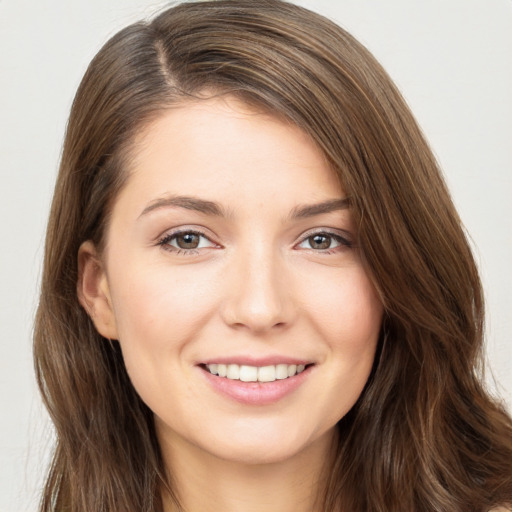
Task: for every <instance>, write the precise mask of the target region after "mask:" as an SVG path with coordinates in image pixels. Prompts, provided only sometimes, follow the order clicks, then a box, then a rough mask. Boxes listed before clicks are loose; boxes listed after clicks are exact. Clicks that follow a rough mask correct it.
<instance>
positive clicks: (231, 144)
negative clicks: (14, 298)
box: [78, 97, 382, 512]
mask: <svg viewBox="0 0 512 512" xmlns="http://www.w3.org/2000/svg"><path fill="white" fill-rule="evenodd" d="M133 149H134V158H133V159H132V161H131V167H130V169H129V170H128V171H129V173H130V176H129V178H128V181H127V184H126V185H125V187H124V188H123V189H122V191H121V192H120V194H119V196H118V198H117V200H116V201H115V204H114V206H113V211H112V216H111V220H110V224H109V226H108V230H107V235H106V236H107V238H106V240H107V243H106V248H105V250H104V252H103V254H101V255H100V254H98V253H97V251H96V250H95V247H94V246H93V245H92V243H91V242H86V243H84V244H83V245H82V247H81V248H80V252H79V264H80V269H81V271H80V276H81V277H80V282H79V286H78V290H79V297H80V300H81V302H82V304H83V305H84V306H85V307H86V309H87V310H88V312H89V314H90V315H91V317H92V319H93V321H94V323H95V325H96V328H97V329H98V331H99V332H100V333H101V334H102V335H103V336H105V337H107V338H110V339H118V340H119V343H120V344H121V348H122V351H123V356H124V360H125V364H126V367H127V370H128V373H129V375H130V378H131V379H132V382H133V384H134V386H135V388H136V390H137V391H138V393H139V394H140V396H141V398H142V399H143V400H144V401H145V402H146V403H147V404H148V406H149V407H150V408H151V410H152V411H153V412H154V414H155V424H156V429H157V434H158V439H159V442H160V445H161V449H162V453H163V457H164V461H165V463H166V465H167V466H168V468H169V471H170V474H172V475H173V477H174V479H175V481H174V487H175V488H176V490H177V492H178V495H179V497H180V500H181V502H182V504H183V505H184V507H185V509H186V510H187V511H191V512H194V511H200V510H210V511H217V510H219V511H220V510H222V511H223V512H230V511H239V510H244V511H249V512H251V511H254V512H256V511H260V510H265V512H268V511H269V510H280V511H284V512H286V511H292V510H293V511H294V512H300V511H311V510H312V509H313V507H314V506H315V505H314V499H315V495H316V492H317V491H318V490H319V489H320V484H319V479H320V478H321V474H322V471H323V470H325V469H326V468H328V466H329V461H330V457H329V454H330V453H331V450H330V449H331V446H332V443H333V441H334V439H335V435H336V434H335V432H336V430H335V425H336V423H337V422H338V421H339V419H340V418H342V417H343V416H344V415H345V414H346V413H347V412H348V411H349V410H350V408H351V407H352V406H353V404H354V403H355V402H356V400H357V398H358V397H359V395H360V393H361V391H362V389H363V387H364V385H365V383H366V381H367V379H368V375H369V373H370V370H371V367H372V363H373V360H374V355H375V350H376V345H377V339H378V335H379V330H380V325H381V320H382V305H381V303H380V301H379V299H378V297H377V294H376V293H375V290H374V288H373V286H372V284H371V281H370V279H369V277H368V275H367V273H366V271H365V269H364V266H363V265H362V262H361V258H360V254H359V251H358V249H357V246H356V245H355V242H356V232H355V226H354V223H353V220H352V216H351V212H350V208H347V207H341V208H337V209H334V210H332V211H328V212H323V213H319V212H317V213H316V214H313V213H314V212H311V211H310V212H309V213H310V215H308V216H301V217H293V216H292V214H293V212H296V211H297V209H298V208H300V207H303V206H308V205H314V204H319V203H323V202H326V201H330V200H340V199H343V198H344V197H345V195H344V192H343V190H342V189H341V187H340V185H339V182H338V180H337V177H336V175H335V173H334V172H333V171H332V170H331V169H330V168H329V166H328V164H327V162H326V161H325V159H324V157H323V155H322V153H321V151H320V150H319V149H318V148H317V146H316V145H315V144H314V143H313V142H312V141H311V140H310V138H308V136H307V135H306V134H304V133H303V132H302V131H301V130H299V129H298V128H297V127H295V126H293V125H290V124H289V123H286V122H283V121H281V120H278V119H276V118H273V117H271V116H269V115H266V114H264V113H261V112H257V111H255V110H253V109H251V108H249V107H248V106H246V105H244V104H242V103H240V102H239V101H237V100H235V99H234V98H230V97H223V98H214V99H208V100H202V101H198V102H195V103H186V104H183V105H181V106H178V107H177V108H174V109H172V110H170V111H166V112H164V113H163V114H162V116H161V117H160V118H159V119H157V120H156V121H154V122H153V123H152V124H150V125H149V126H147V127H146V128H145V129H144V130H143V131H142V132H141V133H140V134H139V137H138V138H137V140H136V141H135V146H134V148H133ZM176 196H187V197H191V196H193V197H194V198H200V199H201V200H205V201H210V202H215V203H216V204H217V205H218V206H219V209H220V210H221V211H222V215H217V214H213V212H211V211H209V210H208V211H197V210H195V209H191V203H190V202H189V203H187V205H186V206H187V207H183V206H184V203H183V201H182V202H181V203H180V204H181V206H180V205H176V204H170V203H172V201H169V200H168V199H169V198H170V197H172V198H175V197H176ZM342 206H343V205H342ZM217 213H219V212H217ZM177 229H178V230H180V231H188V232H189V233H190V232H202V233H204V237H203V235H201V237H200V238H197V239H195V240H196V241H197V240H199V241H200V245H199V246H198V247H197V248H196V249H183V248H181V249H180V247H179V245H180V244H181V245H183V241H184V239H183V235H182V236H181V238H177V237H176V236H175V231H176V230H177ZM315 234H316V235H317V236H320V238H312V236H313V235H315ZM173 235H174V238H173ZM319 240H321V241H322V242H323V245H322V244H318V241H319ZM246 355H250V356H251V357H268V356H280V357H290V358H292V357H293V358H300V359H303V360H305V361H308V362H310V363H313V366H311V367H310V368H309V370H308V373H307V374H305V375H304V377H305V378H304V379H303V382H302V383H301V384H300V386H299V387H298V388H296V389H295V390H294V391H293V392H291V393H289V394H287V395H286V396H284V397H283V398H281V399H280V400H278V401H277V402H276V403H271V404H268V405H249V404H243V403H240V402H238V401H236V400H233V399H232V398H230V397H227V396H225V395H224V394H222V393H219V392H218V391H217V390H216V389H214V388H213V387H212V386H211V384H210V382H209V381H208V379H207V378H206V372H205V370H204V369H203V368H202V367H201V366H199V365H200V364H201V363H202V362H204V361H215V360H216V359H219V358H221V357H228V356H229V357H231V356H234V357H235V356H236V357H241V356H246ZM199 489H200V490H201V492H198V490H199ZM166 510H169V511H170V510H173V509H172V506H171V504H170V503H167V504H166Z"/></svg>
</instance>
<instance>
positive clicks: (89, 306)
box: [77, 240, 118, 339]
mask: <svg viewBox="0 0 512 512" xmlns="http://www.w3.org/2000/svg"><path fill="white" fill-rule="evenodd" d="M77 295H78V300H79V301H80V304H81V305H82V306H83V308H84V309H85V310H86V311H87V314H88V315H89V316H90V317H91V320H92V321H93V323H94V325H95V327H96V329H97V331H98V332H99V333H100V334H101V335H102V336H103V337H105V338H109V339H117V338H118V336H117V327H116V322H115V315H114V310H113V308H112V301H111V298H110V289H109V285H108V281H107V275H106V272H105V269H104V265H103V263H102V262H101V260H100V258H99V256H98V253H97V251H96V247H95V246H94V244H93V243H92V242H91V241H90V240H88V241H86V242H84V243H83V244H82V245H81V246H80V248H79V249H78V281H77Z"/></svg>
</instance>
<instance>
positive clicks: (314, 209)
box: [290, 197, 350, 219]
mask: <svg viewBox="0 0 512 512" xmlns="http://www.w3.org/2000/svg"><path fill="white" fill-rule="evenodd" d="M347 208H350V198H348V197H343V198H339V199H328V200H327V201H322V202H321V203H317V204H306V205H303V206H300V205H299V206H296V207H295V208H293V210H292V211H291V213H290V218H291V219H306V218H308V217H314V216H315V215H322V214H324V213H331V212H335V211H338V210H346V209H347Z"/></svg>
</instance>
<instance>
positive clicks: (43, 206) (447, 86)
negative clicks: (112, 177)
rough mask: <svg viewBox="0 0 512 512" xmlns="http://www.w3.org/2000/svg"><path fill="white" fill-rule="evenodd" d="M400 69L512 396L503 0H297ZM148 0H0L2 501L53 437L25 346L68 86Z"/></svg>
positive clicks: (501, 380)
mask: <svg viewBox="0 0 512 512" xmlns="http://www.w3.org/2000/svg"><path fill="white" fill-rule="evenodd" d="M297 3H300V4H302V5H304V6H306V7H309V8H311V9H313V10H316V11H318V12H321V13H323V14H325V15H327V16H329V17H330V18H332V19H334V20H335V21H337V22H338V23H339V24H340V25H342V26H343V27H344V28H346V29H348V30H349V31H350V32H351V33H352V34H354V35H355V36H356V37H357V38H359V39H360V40H361V41H362V42H363V43H364V44H365V45H366V46H367V47H368V48H369V49H370V50H371V51H372V52H373V53H374V54H375V56H376V57H377V58H378V59H379V60H380V61H381V63H382V64H383V65H384V67H385V68H386V69H387V70H388V72H389V73H390V74H391V76H392V77H393V79H394V80H395V81H396V82H397V84H398V86H399V88H400V89H401V91H402V93H403V94H404V96H405V98H406V100H407V101H408V103H409V104H410V106H411V108H412V110H413V112H414V113H415V115H416V117H417V119H418V121H419V123H420V125H421V126H422V128H423V130H424V132H425V134H426V136H427V138H428V139H429V141H430V143H431V145H432V148H433V150H434V152H435V154H436V156H437V157H438V159H439V161H440V163H441V165H442V168H443V169H444V172H445V176H446V180H447V182H448V185H449V187H450V189H451V191H452V194H453V197H454V200H455V203H456V205H457V207H458V208H459V211H460V215H461V218H462V220H463V222H464V224H465V226H466V227H467V230H468V232H469V233H470V235H471V237H472V240H473V244H474V249H475V253H476V257H477V260H478V262H479V265H480V268H481V272H482V277H483V281H484V287H485V291H486V298H487V306H488V324H487V352H488V359H489V363H490V364H489V366H490V368H491V369H492V374H491V373H490V372H489V374H488V381H489V385H490V386H491V387H492V389H493V390H494V392H495V393H498V394H500V395H501V396H502V397H503V398H504V400H506V402H507V403H508V405H509V408H510V406H511V405H512V375H511V373H512V372H511V369H512V364H511V362H510V361H511V358H512V344H511V342H510V334H511V331H512V329H511V328H512V320H511V318H512V270H511V265H512V207H511V204H512V140H511V135H512V100H511V91H512V56H511V50H512V1H511V0H485V1H483V0H430V1H429V2H425V1H421V0H385V1H383V0H309V1H307V0H304V1H298V2H297ZM162 5H163V4H162V3H161V2H158V3H155V2H151V1H144V0H108V1H105V0H0V219H1V221H0V230H1V234H0V240H1V244H2V245H1V252H0V254H1V259H0V261H1V265H0V336H1V344H0V347H1V353H0V365H1V371H0V410H1V420H0V512H22V511H35V510H36V509H37V501H38V496H39V492H40V486H41V481H42V477H43V475H44V472H45V465H46V464H47V460H48V453H49V448H50V446H51V428H50V426H49V424H48V420H47V418H46V415H45V413H44V410H43V408H42V406H41V403H40V400H39V396H38V394H37V391H36V387H35V383H34V377H33V370H32V359H31V332H32V322H33V316H34V312H35V308H36V305H37V288H38V280H39V275H40V270H41V257H42V249H43V243H44V229H45V224H46V217H47V213H48V208H49V202H50V198H51V193H52V188H53V182H54V179H55V175H56V171H57V166H58V160H59V155H60V149H61V143H62V138H63V134H64V129H65V124H66V119H67V115H68V111H69V107H70V105H71V101H72V97H73V95H74V92H75V90H76V88H77V86H78V83H79V81H80V78H81V76H82V74H83V73H84V71H85V68H86V66H87V64H88V62H89V61H90V59H91V58H92V57H93V55H94V54H95V53H96V52H97V51H98V50H99V48H100V46H101V45H102V44H103V43H104V42H105V41H106V39H107V38H108V37H109V36H111V35H113V33H115V32H116V31H117V30H118V29H120V28H121V27H123V26H125V25H127V24H128V23H130V22H132V21H136V20H138V19H140V18H144V17H148V16H150V15H151V13H153V12H154V11H155V9H157V8H159V7H161V6H162Z"/></svg>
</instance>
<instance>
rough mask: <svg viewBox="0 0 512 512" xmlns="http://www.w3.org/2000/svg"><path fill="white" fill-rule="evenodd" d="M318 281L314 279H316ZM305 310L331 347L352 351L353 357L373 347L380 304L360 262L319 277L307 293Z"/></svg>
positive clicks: (378, 324)
mask: <svg viewBox="0 0 512 512" xmlns="http://www.w3.org/2000/svg"><path fill="white" fill-rule="evenodd" d="M317 284H318V282H317ZM310 300H311V302H310V303H309V304H310V305H309V308H308V309H309V311H310V312H311V314H312V317H313V318H314V323H315V325H316V326H317V328H318V329H319V331H320V332H323V333H324V337H325V338H326V339H327V341H328V343H329V344H330V345H331V348H332V349H334V350H337V349H340V350H344V351H345V353H346V354H350V353H351V352H352V351H354V356H355V357H357V355H358V354H359V353H360V352H361V351H362V352H363V353H366V351H367V349H371V350H373V347H374V345H375V343H376V340H377V338H378V335H379V332H380V327H381V323H382V315H383V307H382V304H381V302H380V300H379V298H378V296H377V294H376V292H375V289H374V287H373V285H372V283H371V281H370V280H369V278H368V277H367V275H366V273H365V271H364V269H363V268H362V267H361V266H360V265H354V266H353V267H351V268H350V269H346V268H345V269H341V270H340V272H339V276H332V275H331V276H329V279H325V280H323V287H322V288H321V289H317V292H316V293H315V294H312V295H311V298H310Z"/></svg>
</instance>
